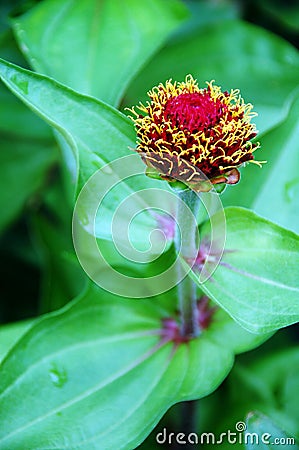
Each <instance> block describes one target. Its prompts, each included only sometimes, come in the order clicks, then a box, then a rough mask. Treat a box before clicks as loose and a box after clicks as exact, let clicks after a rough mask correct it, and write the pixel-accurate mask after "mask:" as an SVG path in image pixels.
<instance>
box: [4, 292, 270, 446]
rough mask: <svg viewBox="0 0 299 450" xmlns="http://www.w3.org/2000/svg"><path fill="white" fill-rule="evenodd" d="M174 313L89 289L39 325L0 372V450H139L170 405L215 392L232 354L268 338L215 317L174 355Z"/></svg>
mask: <svg viewBox="0 0 299 450" xmlns="http://www.w3.org/2000/svg"><path fill="white" fill-rule="evenodd" d="M174 308H175V305H173V309H174ZM168 314H169V312H168V311H166V310H163V308H161V306H160V305H159V302H158V301H156V302H153V301H146V300H139V301H136V302H132V301H130V300H125V299H123V298H120V297H114V296H113V295H111V294H109V293H107V292H104V291H101V290H99V289H96V288H94V287H91V288H90V289H89V290H88V291H87V292H86V293H85V295H83V296H82V297H81V299H79V300H77V301H76V302H74V303H73V304H72V305H70V306H68V307H66V308H65V309H64V310H63V311H61V312H57V313H54V314H52V315H50V316H48V317H45V318H44V319H42V320H41V321H39V322H38V323H36V325H35V326H34V327H33V328H31V330H29V332H28V333H27V334H26V335H25V336H24V337H23V338H22V339H21V340H20V341H19V342H18V344H17V346H16V347H15V348H14V349H13V351H12V352H11V353H10V354H9V356H8V357H7V358H6V359H5V361H4V362H3V365H2V367H1V369H2V371H1V378H0V383H1V395H0V403H1V412H2V413H0V414H1V423H2V428H1V431H0V433H1V437H0V448H1V449H7V448H15V449H17V448H30V449H32V450H33V449H37V448H40V447H51V448H54V447H55V448H65V447H70V448H78V449H79V448H82V449H83V448H84V449H87V448H100V447H101V446H102V443H103V442H105V449H107V450H108V449H115V448H117V449H121V448H135V447H136V446H137V445H138V444H139V443H140V442H142V440H143V439H144V438H145V437H146V435H147V434H148V433H149V432H150V431H151V429H152V428H153V427H154V426H155V424H156V423H157V422H158V421H159V419H160V418H161V416H162V415H163V414H164V413H165V411H166V410H167V409H168V408H169V407H170V406H171V405H172V404H173V403H175V402H178V401H181V400H185V399H192V398H198V397H202V396H204V395H207V394H208V393H209V392H211V391H212V390H214V389H215V388H216V387H217V386H218V385H219V383H220V382H221V381H222V380H223V378H224V377H225V376H226V375H227V373H228V371H229V370H230V368H231V366H232V363H233V353H234V352H236V351H244V350H245V349H246V348H247V349H248V348H252V347H254V346H257V345H259V344H260V343H261V342H262V341H263V340H265V336H263V337H261V336H254V335H252V334H250V333H247V332H246V331H245V330H243V329H242V328H241V327H239V326H238V325H237V324H236V323H234V322H233V321H232V320H231V319H230V318H229V317H228V316H227V315H226V314H225V313H224V312H223V311H221V310H219V311H218V312H217V313H216V315H215V318H214V320H213V322H212V325H211V326H210V328H209V329H207V330H205V331H204V332H203V333H202V335H201V336H200V337H199V338H198V339H195V340H193V341H190V342H189V343H188V344H181V345H179V346H178V347H175V348H174V347H173V345H172V344H171V343H166V342H164V343H163V342H161V340H160V337H159V335H160V332H161V319H162V317H165V316H168ZM231 336H234V339H232V338H231ZM224 341H225V342H227V346H225V347H224V346H223V342H224ZM245 343H246V344H245ZM241 347H242V350H241ZM36 385H38V387H39V395H38V396H37V395H36ZM29 401H30V408H28V402H29Z"/></svg>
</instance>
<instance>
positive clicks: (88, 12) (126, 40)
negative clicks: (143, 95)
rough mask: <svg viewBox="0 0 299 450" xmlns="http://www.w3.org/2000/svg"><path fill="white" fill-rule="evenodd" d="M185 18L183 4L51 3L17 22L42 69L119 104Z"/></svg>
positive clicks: (153, 0) (135, 0)
mask: <svg viewBox="0 0 299 450" xmlns="http://www.w3.org/2000/svg"><path fill="white" fill-rule="evenodd" d="M185 16H186V10H185V8H184V7H183V4H181V3H180V2H179V1H178V0H171V1H170V0H166V1H165V0H147V1H146V2H143V3H141V2H140V1H139V0H129V1H126V2H123V1H121V0H85V1H84V2H78V1H74V0H63V1H61V0H48V1H43V2H41V3H40V4H39V5H38V6H37V7H36V8H34V9H32V10H30V11H29V12H28V13H27V14H26V15H24V16H23V17H18V18H16V19H15V20H14V22H13V24H14V28H15V31H16V35H17V37H18V39H19V42H20V45H21V48H22V50H23V52H24V54H25V55H26V56H27V57H28V60H29V61H30V63H31V65H32V67H33V68H34V69H35V70H36V71H38V72H41V73H44V74H46V75H49V76H51V77H54V78H55V79H57V80H58V81H60V82H62V83H64V84H66V85H68V86H70V87H72V88H73V89H75V90H77V91H79V92H83V93H84V94H88V95H93V96H95V97H98V98H100V99H101V100H103V101H106V102H108V103H111V104H117V103H118V101H119V99H120V98H121V96H122V93H123V91H124V89H125V87H126V86H127V84H128V83H129V81H130V80H131V79H132V78H133V76H134V75H135V74H136V73H137V72H138V70H139V69H140V68H141V67H142V66H143V65H144V63H145V62H146V61H147V60H148V58H149V57H150V56H151V55H152V54H153V53H154V52H155V51H156V50H157V49H158V48H159V47H161V45H162V44H163V42H164V41H165V39H166V37H167V36H168V35H169V33H170V32H171V31H172V30H173V29H174V28H175V27H176V26H177V25H178V24H179V23H180V22H181V21H182V19H184V18H185Z"/></svg>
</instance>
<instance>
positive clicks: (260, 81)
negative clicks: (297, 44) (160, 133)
mask: <svg viewBox="0 0 299 450" xmlns="http://www.w3.org/2000/svg"><path fill="white" fill-rule="evenodd" d="M189 73H191V74H192V75H193V76H194V77H195V78H197V79H198V81H199V83H200V85H202V86H204V85H205V81H210V80H215V82H216V84H219V85H220V86H222V88H223V89H236V88H238V89H240V90H241V94H242V96H243V97H244V98H245V100H246V102H250V103H253V105H254V110H255V111H257V112H258V113H259V116H258V117H257V118H255V122H256V123H257V127H258V129H259V130H260V131H261V132H263V131H265V130H268V129H269V128H271V127H272V126H273V125H274V124H276V123H278V122H279V120H280V119H281V118H282V117H283V116H284V110H283V105H284V103H285V102H286V100H287V98H288V96H289V95H290V94H291V92H292V91H293V90H294V89H295V88H296V87H297V86H298V76H299V55H298V51H297V50H296V49H295V48H294V47H292V46H291V45H290V44H288V43H287V42H285V41H283V40H282V39H280V38H279V37H277V36H275V35H273V34H271V33H269V32H268V31H266V30H263V29H261V28H259V27H256V26H254V25H251V24H248V23H244V22H241V21H226V22H224V23H221V24H216V25H214V26H210V25H209V26H207V27H206V28H203V29H200V30H199V31H198V32H197V33H195V34H193V35H192V36H190V37H188V38H187V39H185V38H182V39H181V41H180V42H177V41H175V42H173V43H172V42H171V41H170V43H169V44H168V45H167V46H166V47H165V48H164V49H163V50H161V52H160V53H158V54H157V55H156V57H155V58H154V59H153V60H152V61H151V62H150V63H149V64H148V65H146V66H145V67H144V69H143V70H142V71H141V72H140V74H139V75H138V76H137V77H136V78H135V79H134V80H133V82H132V83H131V85H130V87H129V90H128V92H127V93H126V98H125V103H126V105H132V104H136V103H138V102H139V101H140V100H142V101H144V100H145V99H146V92H147V91H148V90H149V89H151V88H152V87H153V86H155V85H157V84H159V83H160V82H165V80H167V79H169V78H173V79H174V80H178V81H181V80H183V79H184V78H185V76H186V75H187V74H189Z"/></svg>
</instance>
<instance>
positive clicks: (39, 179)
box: [0, 135, 55, 232]
mask: <svg viewBox="0 0 299 450" xmlns="http://www.w3.org/2000/svg"><path fill="white" fill-rule="evenodd" d="M12 144H13V148H12ZM1 145H2V148H1V152H0V188H1V195H0V209H1V216H0V232H2V231H3V229H4V228H5V227H6V226H7V225H8V224H10V222H12V221H13V220H14V219H15V218H16V217H17V216H18V214H20V212H21V211H22V209H23V208H24V206H25V205H26V203H28V202H30V197H32V196H33V195H34V194H35V192H36V191H37V190H38V189H41V188H42V187H43V184H44V183H45V179H46V176H47V173H48V171H49V168H50V167H51V165H52V164H53V163H54V161H55V152H54V149H53V146H52V143H51V142H50V143H45V142H43V143H41V142H38V141H34V140H26V139H23V140H21V139H17V138H14V136H10V135H7V136H6V137H5V138H4V136H2V139H1Z"/></svg>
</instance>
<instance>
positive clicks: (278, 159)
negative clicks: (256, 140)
mask: <svg viewBox="0 0 299 450" xmlns="http://www.w3.org/2000/svg"><path fill="white" fill-rule="evenodd" d="M298 117H299V90H298V91H297V93H296V95H295V96H294V99H293V102H292V103H291V105H290V109H289V112H288V115H287V116H286V118H285V119H284V120H283V121H282V122H281V123H280V124H279V125H277V126H276V127H274V128H273V129H272V130H270V131H268V132H267V133H265V134H264V135H263V136H262V137H261V139H260V142H261V151H260V153H259V156H258V155H257V159H263V160H266V161H267V164H264V165H263V167H262V169H260V170H259V169H258V168H257V167H256V166H254V167H253V165H251V164H249V165H248V166H247V167H246V168H245V169H244V171H243V177H242V180H241V182H240V183H239V184H238V185H236V186H234V187H232V188H230V189H227V190H226V191H225V193H224V194H223V196H222V200H223V202H224V204H225V205H240V206H241V205H242V206H245V207H248V208H253V209H254V210H255V211H256V212H257V213H258V214H261V215H263V216H265V217H267V218H268V219H269V220H272V221H274V222H276V223H278V224H279V225H281V226H283V227H286V228H288V229H291V230H292V231H295V232H297V233H299V202H298V196H299V175H298V167H299V151H298V150H299V146H298V142H299V120H298Z"/></svg>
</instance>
